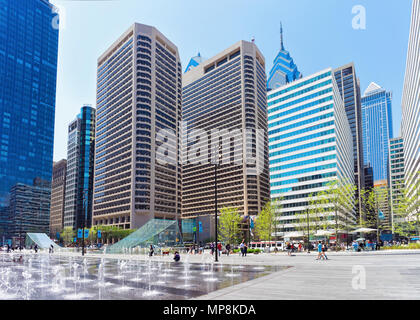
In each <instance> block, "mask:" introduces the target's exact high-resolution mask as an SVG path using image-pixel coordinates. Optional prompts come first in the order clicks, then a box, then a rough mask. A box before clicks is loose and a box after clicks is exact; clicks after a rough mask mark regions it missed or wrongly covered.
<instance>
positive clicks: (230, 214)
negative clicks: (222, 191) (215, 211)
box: [218, 207, 241, 244]
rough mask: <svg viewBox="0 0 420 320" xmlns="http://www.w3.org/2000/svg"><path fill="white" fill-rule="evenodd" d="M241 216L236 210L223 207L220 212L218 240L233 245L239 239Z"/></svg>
mask: <svg viewBox="0 0 420 320" xmlns="http://www.w3.org/2000/svg"><path fill="white" fill-rule="evenodd" d="M240 223H241V216H240V214H239V212H238V209H237V208H233V207H225V208H222V209H221V210H220V216H219V233H218V234H219V239H218V240H220V241H223V242H225V243H229V244H235V243H237V242H238V240H239V237H240Z"/></svg>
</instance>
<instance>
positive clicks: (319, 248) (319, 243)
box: [316, 241, 323, 260]
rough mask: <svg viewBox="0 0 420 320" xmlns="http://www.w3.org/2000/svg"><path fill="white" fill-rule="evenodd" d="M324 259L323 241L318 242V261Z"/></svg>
mask: <svg viewBox="0 0 420 320" xmlns="http://www.w3.org/2000/svg"><path fill="white" fill-rule="evenodd" d="M321 258H323V257H322V243H321V241H319V242H318V257H317V258H316V260H320V259H321Z"/></svg>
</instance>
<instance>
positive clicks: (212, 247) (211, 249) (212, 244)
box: [210, 242, 214, 255]
mask: <svg viewBox="0 0 420 320" xmlns="http://www.w3.org/2000/svg"><path fill="white" fill-rule="evenodd" d="M210 251H211V255H213V254H214V243H213V242H212V243H211V244H210Z"/></svg>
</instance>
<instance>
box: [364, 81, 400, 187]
mask: <svg viewBox="0 0 420 320" xmlns="http://www.w3.org/2000/svg"><path fill="white" fill-rule="evenodd" d="M362 126H363V130H362V131H363V158H364V161H365V164H370V165H371V166H372V169H373V180H374V182H375V183H376V182H379V181H386V182H388V177H389V172H388V155H389V139H391V138H393V129H392V93H391V92H387V91H386V90H385V89H383V88H381V87H380V86H379V85H377V84H376V83H374V82H372V83H371V84H370V85H369V87H368V88H367V89H366V91H365V93H364V96H363V97H362Z"/></svg>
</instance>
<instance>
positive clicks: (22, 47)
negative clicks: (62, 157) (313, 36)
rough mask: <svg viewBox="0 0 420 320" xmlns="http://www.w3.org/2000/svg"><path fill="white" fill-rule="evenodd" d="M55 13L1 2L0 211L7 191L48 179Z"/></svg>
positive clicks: (39, 3)
mask: <svg viewBox="0 0 420 320" xmlns="http://www.w3.org/2000/svg"><path fill="white" fill-rule="evenodd" d="M54 9H55V8H54V6H53V5H51V4H50V3H49V2H48V1H46V0H19V1H16V0H0V211H4V210H5V209H4V208H5V207H9V206H10V198H11V196H10V190H11V188H12V187H13V186H15V185H17V184H18V183H21V184H25V185H32V183H33V180H34V179H35V178H40V179H42V180H45V181H51V176H52V163H53V140H54V117H55V98H56V77H57V53H58V29H57V28H55V27H54V21H55V20H56V18H57V14H56V13H55V12H54V11H55V10H54ZM12 214H13V213H12ZM3 222H4V219H3ZM1 224H2V222H1V221H0V228H1V227H2V226H1ZM0 237H2V235H1V234H0Z"/></svg>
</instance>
